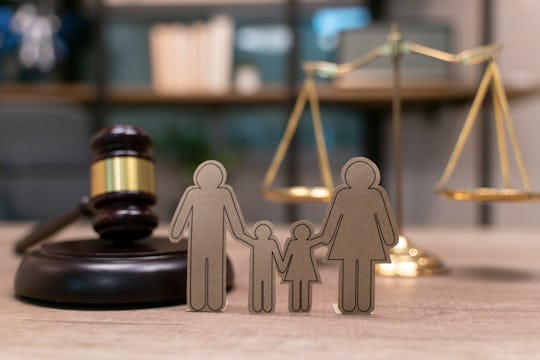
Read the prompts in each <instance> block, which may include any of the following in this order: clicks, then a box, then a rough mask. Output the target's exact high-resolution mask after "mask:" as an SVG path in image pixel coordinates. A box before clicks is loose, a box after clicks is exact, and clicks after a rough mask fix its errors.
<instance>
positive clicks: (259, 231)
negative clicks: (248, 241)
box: [255, 221, 272, 240]
mask: <svg viewBox="0 0 540 360" xmlns="http://www.w3.org/2000/svg"><path fill="white" fill-rule="evenodd" d="M270 236H272V228H271V227H270V224H269V223H268V222H267V221H260V222H258V223H257V224H256V225H255V238H257V239H259V240H268V239H270Z"/></svg>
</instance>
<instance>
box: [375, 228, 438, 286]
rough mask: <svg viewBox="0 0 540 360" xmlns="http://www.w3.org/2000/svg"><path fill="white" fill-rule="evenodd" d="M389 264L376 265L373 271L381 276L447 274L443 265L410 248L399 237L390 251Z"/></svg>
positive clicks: (403, 238) (406, 241) (427, 254)
mask: <svg viewBox="0 0 540 360" xmlns="http://www.w3.org/2000/svg"><path fill="white" fill-rule="evenodd" d="M389 253H390V259H391V260H392V262H391V263H385V264H377V265H376V266H375V270H376V271H377V274H379V275H382V276H396V277H417V276H426V275H440V274H444V273H447V272H448V269H447V268H446V267H445V266H444V265H443V263H442V262H441V261H440V260H439V259H437V258H436V257H434V256H433V255H430V254H429V253H426V252H424V251H422V250H420V249H418V248H415V247H411V246H410V244H409V241H408V240H407V239H406V238H405V236H403V235H400V236H399V241H398V243H397V245H396V246H395V247H393V248H392V249H390V251H389Z"/></svg>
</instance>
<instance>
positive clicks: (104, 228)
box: [15, 125, 159, 253]
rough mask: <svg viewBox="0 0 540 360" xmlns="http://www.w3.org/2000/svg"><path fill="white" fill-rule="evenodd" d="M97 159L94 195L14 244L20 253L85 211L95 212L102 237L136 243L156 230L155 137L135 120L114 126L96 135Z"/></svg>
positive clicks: (92, 169)
mask: <svg viewBox="0 0 540 360" xmlns="http://www.w3.org/2000/svg"><path fill="white" fill-rule="evenodd" d="M90 143H91V147H92V150H93V153H94V159H93V162H92V165H91V167H90V197H88V196H83V197H82V198H81V202H80V205H79V207H78V208H77V209H75V210H73V211H70V212H69V213H66V214H64V215H61V216H59V217H57V218H55V219H53V220H50V221H47V222H45V223H42V224H39V225H38V226H37V227H36V228H35V229H34V230H33V231H32V232H31V233H30V234H29V235H27V236H26V237H25V238H23V239H21V240H20V241H18V242H17V243H16V245H15V251H16V252H17V253H23V252H24V251H25V250H26V249H27V248H28V247H30V246H32V245H34V244H37V243H39V242H40V241H42V240H44V239H45V238H47V237H49V236H51V235H52V234H54V233H56V232H57V231H59V230H61V229H62V228H64V227H65V226H67V225H69V224H71V223H72V222H73V221H75V220H77V219H78V218H79V217H80V216H82V215H86V216H93V218H94V220H93V226H94V230H95V231H96V232H97V233H98V234H99V235H100V238H101V239H104V240H109V241H114V242H122V243H125V242H131V241H135V240H138V239H142V238H145V237H147V236H149V235H150V234H152V231H153V230H154V228H155V227H156V226H157V225H158V221H159V220H158V217H157V216H156V215H155V214H154V213H153V211H152V209H151V207H152V205H154V204H155V203H156V201H157V196H156V181H155V165H154V159H153V158H152V156H151V148H152V140H151V139H150V137H149V136H148V135H147V134H146V133H144V132H143V131H142V130H140V129H138V128H136V127H134V126H130V125H118V126H111V127H107V128H104V129H102V130H100V131H99V132H98V133H97V134H96V135H94V136H93V137H92V139H91V142H90Z"/></svg>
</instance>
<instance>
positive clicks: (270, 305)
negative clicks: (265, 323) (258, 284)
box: [262, 281, 274, 312]
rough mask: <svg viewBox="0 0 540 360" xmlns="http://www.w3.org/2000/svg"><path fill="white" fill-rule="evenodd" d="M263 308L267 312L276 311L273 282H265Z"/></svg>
mask: <svg viewBox="0 0 540 360" xmlns="http://www.w3.org/2000/svg"><path fill="white" fill-rule="evenodd" d="M262 283H263V286H262V290H263V296H262V308H263V310H264V311H265V312H272V311H274V289H273V287H274V286H273V285H274V284H273V283H272V281H263V282H262Z"/></svg>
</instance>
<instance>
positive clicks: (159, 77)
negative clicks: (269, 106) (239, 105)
mask: <svg viewBox="0 0 540 360" xmlns="http://www.w3.org/2000/svg"><path fill="white" fill-rule="evenodd" d="M149 42H150V61H151V68H152V87H153V89H154V91H156V92H157V93H159V94H164V95H173V94H186V93H212V94H216V93H217V94H222V93H226V92H228V91H229V90H230V88H231V78H232V66H233V64H232V63H233V50H234V23H233V21H232V20H231V19H230V18H229V17H227V16H225V15H218V16H216V17H214V18H212V19H210V20H209V21H208V22H195V23H193V24H190V25H186V24H181V23H172V24H170V23H168V24H161V23H160V24H155V25H153V26H152V28H151V29H150V32H149Z"/></svg>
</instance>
